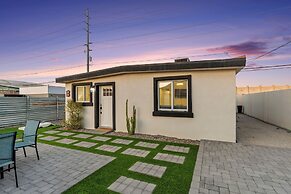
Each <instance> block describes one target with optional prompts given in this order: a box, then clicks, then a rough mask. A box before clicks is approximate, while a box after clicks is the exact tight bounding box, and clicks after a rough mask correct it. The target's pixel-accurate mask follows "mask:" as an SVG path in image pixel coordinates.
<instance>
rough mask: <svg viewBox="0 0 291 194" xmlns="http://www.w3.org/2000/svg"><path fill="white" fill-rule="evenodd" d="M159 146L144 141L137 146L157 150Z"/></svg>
mask: <svg viewBox="0 0 291 194" xmlns="http://www.w3.org/2000/svg"><path fill="white" fill-rule="evenodd" d="M158 145H159V144H157V143H148V142H144V141H140V142H138V143H137V144H135V146H139V147H144V148H157V147H158Z"/></svg>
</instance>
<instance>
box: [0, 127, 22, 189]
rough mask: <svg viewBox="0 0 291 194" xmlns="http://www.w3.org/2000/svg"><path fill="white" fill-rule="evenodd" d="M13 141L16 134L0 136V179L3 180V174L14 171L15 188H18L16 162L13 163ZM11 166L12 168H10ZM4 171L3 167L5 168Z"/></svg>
mask: <svg viewBox="0 0 291 194" xmlns="http://www.w3.org/2000/svg"><path fill="white" fill-rule="evenodd" d="M15 139H16V132H12V133H5V134H0V149H1V151H0V179H3V178H4V172H5V171H10V170H11V169H14V172H15V181H16V187H18V180H17V173H16V162H15V149H14V146H15ZM10 165H13V167H10ZM6 166H7V168H6V169H4V167H6Z"/></svg>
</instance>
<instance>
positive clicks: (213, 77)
mask: <svg viewBox="0 0 291 194" xmlns="http://www.w3.org/2000/svg"><path fill="white" fill-rule="evenodd" d="M179 75H191V76H192V109H193V113H194V118H178V117H159V116H152V112H153V110H154V102H153V99H154V98H153V78H154V77H164V76H179ZM88 81H90V82H93V84H94V83H96V82H115V89H116V131H123V132H126V123H125V101H126V99H128V100H129V106H130V110H131V107H132V105H136V108H137V130H136V132H137V133H145V134H154V135H166V136H173V137H177V138H188V139H194V140H201V139H211V140H220V141H229V142H235V140H236V116H235V112H236V108H235V105H236V87H235V70H212V71H191V72H167V73H156V72H155V73H141V74H124V75H117V76H110V77H104V78H98V79H94V80H86V81H83V82H88ZM80 83H81V82H80ZM71 89H72V84H71V83H69V84H66V90H70V91H71ZM71 92H72V91H71ZM68 99H70V98H67V100H68ZM93 104H94V105H95V102H94V98H93ZM130 114H131V113H130ZM84 127H85V128H88V129H92V128H94V106H85V107H84Z"/></svg>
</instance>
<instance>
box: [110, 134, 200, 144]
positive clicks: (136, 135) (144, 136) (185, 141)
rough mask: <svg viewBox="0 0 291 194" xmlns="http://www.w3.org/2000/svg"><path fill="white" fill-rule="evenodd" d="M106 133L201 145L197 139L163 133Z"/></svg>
mask: <svg viewBox="0 0 291 194" xmlns="http://www.w3.org/2000/svg"><path fill="white" fill-rule="evenodd" d="M106 135H112V136H113V135H114V136H120V137H132V138H138V139H145V140H157V141H165V142H171V143H183V144H192V145H199V141H197V140H191V139H179V138H175V137H167V136H163V135H148V134H140V133H137V134H134V135H128V134H127V133H124V132H111V133H108V134H106Z"/></svg>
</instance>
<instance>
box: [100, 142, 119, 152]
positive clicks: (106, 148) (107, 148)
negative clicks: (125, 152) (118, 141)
mask: <svg viewBox="0 0 291 194" xmlns="http://www.w3.org/2000/svg"><path fill="white" fill-rule="evenodd" d="M120 148H122V147H119V146H112V145H106V144H104V145H102V146H99V147H97V148H96V149H98V150H102V151H107V152H116V151H117V150H119V149H120Z"/></svg>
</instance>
